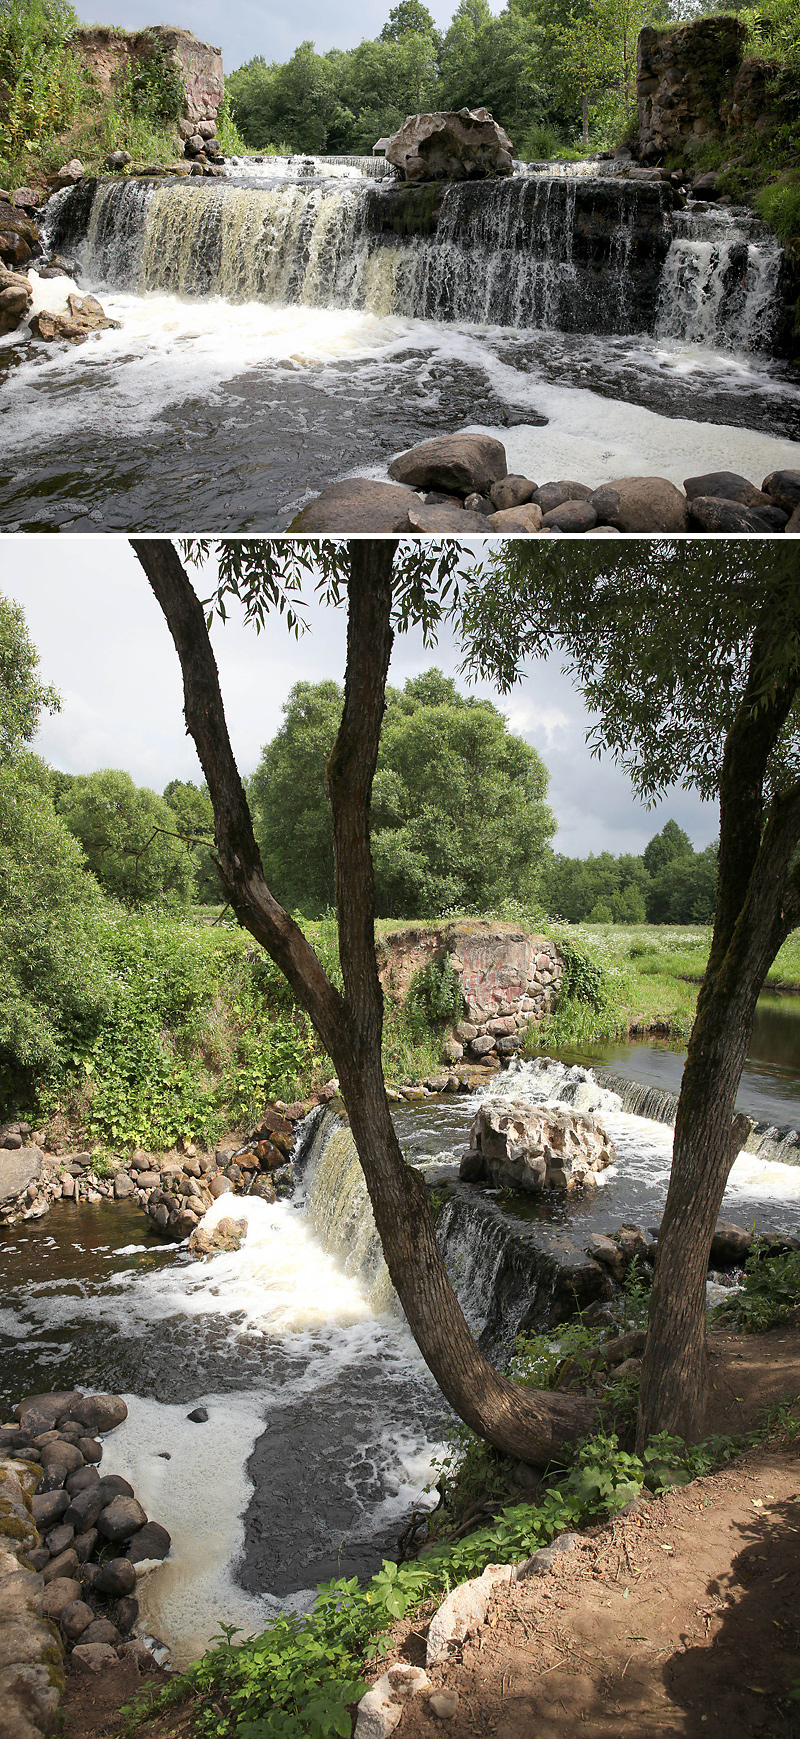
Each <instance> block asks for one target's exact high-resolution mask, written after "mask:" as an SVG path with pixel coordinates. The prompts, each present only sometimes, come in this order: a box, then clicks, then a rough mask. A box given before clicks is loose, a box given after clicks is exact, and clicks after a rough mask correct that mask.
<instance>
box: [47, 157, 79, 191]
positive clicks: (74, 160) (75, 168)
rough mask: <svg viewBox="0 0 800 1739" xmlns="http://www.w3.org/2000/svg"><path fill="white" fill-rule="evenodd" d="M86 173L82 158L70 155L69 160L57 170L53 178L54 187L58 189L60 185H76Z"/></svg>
mask: <svg viewBox="0 0 800 1739" xmlns="http://www.w3.org/2000/svg"><path fill="white" fill-rule="evenodd" d="M85 174H86V171H85V169H84V167H83V164H82V163H81V161H80V158H79V157H70V160H69V162H68V163H62V165H61V168H60V169H59V170H57V172H56V174H55V176H54V178H53V185H54V188H55V189H56V190H58V188H60V187H74V186H75V183H76V182H77V181H82V180H83V177H84V175H85Z"/></svg>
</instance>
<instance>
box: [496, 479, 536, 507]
mask: <svg viewBox="0 0 800 1739" xmlns="http://www.w3.org/2000/svg"><path fill="white" fill-rule="evenodd" d="M535 490H536V484H535V483H532V482H531V480H530V478H529V477H520V476H519V475H518V473H516V472H512V473H510V474H509V476H508V477H502V478H501V480H500V482H499V483H493V484H492V487H491V489H490V490H489V494H490V496H491V499H492V505H493V507H494V508H495V511H496V512H497V513H503V512H505V510H506V508H509V507H524V506H525V503H526V502H527V501H530V500H531V498H532V496H533V494H534V492H535Z"/></svg>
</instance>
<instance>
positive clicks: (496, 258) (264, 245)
mask: <svg viewBox="0 0 800 1739" xmlns="http://www.w3.org/2000/svg"><path fill="white" fill-rule="evenodd" d="M280 161H281V163H282V165H283V172H282V174H279V175H276V173H275V172H274V170H273V168H272V165H271V163H270V161H269V160H267V159H265V162H264V165H263V166H262V167H263V170H264V173H263V177H262V181H263V184H262V185H258V184H253V180H252V177H250V176H249V170H248V172H247V174H248V179H247V181H246V182H245V180H244V179H243V178H241V177H240V180H239V181H237V180H236V179H235V178H229V179H222V180H215V181H208V180H205V179H195V178H192V179H191V180H182V181H174V180H162V181H154V180H151V181H147V180H141V181H140V180H131V179H127V180H113V181H98V182H86V183H81V184H80V185H79V186H78V187H77V188H70V189H67V190H66V191H65V192H64V193H61V194H58V195H56V196H55V197H54V199H53V200H51V201H50V203H49V206H48V213H47V242H48V247H49V248H50V249H51V250H54V251H62V252H64V251H66V252H77V253H78V255H79V263H80V265H81V269H82V271H83V273H84V275H85V277H86V278H87V279H88V281H89V282H90V283H92V284H93V285H96V286H98V287H102V286H105V287H107V288H111V289H118V290H128V291H138V292H140V293H146V292H148V291H158V292H171V293H173V294H178V295H182V296H220V297H224V298H226V299H228V300H229V301H232V302H240V303H241V302H251V301H260V302H266V303H278V304H294V305H296V306H297V305H300V306H306V307H311V308H329V309H331V308H342V309H354V310H355V309H359V310H361V309H363V310H365V311H367V312H369V313H372V314H375V315H378V316H381V317H385V316H390V315H395V316H400V317H404V318H411V319H414V318H417V319H424V320H435V321H443V322H452V321H458V322H465V323H470V322H471V323H477V324H480V325H496V326H502V327H512V328H526V327H527V328H538V329H545V330H549V331H560V332H565V333H566V332H585V333H595V334H608V335H613V334H627V333H634V332H643V333H645V332H656V333H657V335H659V336H661V337H663V338H665V339H679V340H681V341H687V340H691V341H694V342H697V343H703V344H710V343H713V344H715V345H717V346H718V345H720V344H724V345H726V346H729V347H733V348H737V347H738V348H744V349H747V348H756V347H760V348H761V349H768V348H769V344H770V335H771V332H772V330H773V327H774V324H775V313H776V309H777V302H778V297H777V283H778V273H779V269H780V262H781V257H782V256H781V252H780V249H779V247H778V245H777V242H775V241H774V240H773V239H772V238H770V237H769V236H768V235H767V232H766V231H764V230H763V228H762V227H761V226H760V225H758V224H757V223H756V222H755V220H745V218H743V217H739V216H737V217H736V218H735V219H734V218H732V217H731V215H730V214H729V213H728V214H725V213H721V212H712V213H705V214H703V213H701V214H696V213H693V212H692V211H691V210H690V211H688V212H677V213H676V212H673V211H672V210H671V208H670V199H669V193H668V190H667V189H665V187H664V186H663V185H662V184H661V183H649V182H648V183H642V182H631V181H625V180H618V181H615V180H614V179H612V178H609V177H605V178H604V177H602V176H595V177H589V176H578V175H572V176H568V175H519V176H510V177H507V178H505V179H502V180H498V181H483V182H457V183H454V184H451V185H444V184H442V183H430V184H424V185H422V186H413V185H406V184H399V183H396V182H394V181H393V180H392V181H391V182H390V181H389V180H388V179H386V180H383V181H381V179H380V177H376V176H374V175H371V174H370V175H365V174H362V173H361V171H360V170H359V169H357V168H356V167H352V168H350V169H347V165H342V166H341V172H342V173H344V171H345V170H347V174H348V176H349V178H348V179H341V178H340V177H339V176H338V175H337V174H336V173H334V171H335V169H336V165H335V164H328V165H327V166H326V167H327V169H328V170H329V173H328V175H327V177H326V176H324V175H317V174H308V175H304V174H302V173H301V172H300V168H299V167H298V164H297V163H294V164H292V165H290V166H288V167H289V168H291V173H289V172H288V168H287V163H286V162H285V161H284V160H280ZM305 161H306V160H301V162H305ZM307 161H308V163H309V164H311V167H312V169H313V167H314V164H315V163H316V162H317V160H316V159H310V158H309V159H308V160H307ZM367 161H368V162H371V161H372V160H367ZM380 161H382V160H381V159H376V160H375V162H380ZM239 168H241V165H238V166H237V173H238V170H239ZM243 175H244V170H242V176H243ZM748 222H749V228H748V227H747V224H748Z"/></svg>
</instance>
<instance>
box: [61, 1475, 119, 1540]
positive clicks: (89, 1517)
mask: <svg viewBox="0 0 800 1739" xmlns="http://www.w3.org/2000/svg"><path fill="white" fill-rule="evenodd" d="M112 1495H113V1494H111V1493H109V1492H106V1491H104V1490H103V1487H102V1485H101V1484H100V1481H99V1480H98V1482H97V1484H96V1485H88V1486H86V1487H85V1489H84V1490H83V1491H78V1492H76V1493H75V1495H74V1497H73V1498H72V1500H71V1502H70V1505H69V1509H68V1510H67V1511H66V1514H65V1517H64V1520H65V1521H66V1522H67V1523H68V1524H69V1525H70V1527H72V1528H74V1529H75V1532H76V1534H85V1533H86V1531H87V1529H88V1528H93V1527H94V1525H95V1522H96V1521H97V1518H98V1516H99V1514H100V1512H101V1510H103V1509H105V1507H106V1505H107V1504H108V1503H110V1502H111V1498H112Z"/></svg>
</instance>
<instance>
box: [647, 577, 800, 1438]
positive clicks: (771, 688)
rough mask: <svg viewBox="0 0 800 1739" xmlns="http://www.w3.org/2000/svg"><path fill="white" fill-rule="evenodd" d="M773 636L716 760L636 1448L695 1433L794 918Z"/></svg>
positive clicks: (793, 803)
mask: <svg viewBox="0 0 800 1739" xmlns="http://www.w3.org/2000/svg"><path fill="white" fill-rule="evenodd" d="M799 614H800V607H799ZM771 641H772V624H771V621H770V610H769V606H767V608H766V610H765V612H764V618H763V620H762V624H761V626H760V628H759V630H758V631H757V633H756V637H755V641H754V647H753V653H752V656H751V664H750V675H749V679H748V685H747V691H746V693H745V697H744V700H743V702H742V706H741V707H740V709H739V713H738V714H737V717H736V719H735V721H734V723H733V725H732V726H731V729H730V731H729V733H728V737H727V739H726V744H725V753H724V757H723V768H722V779H721V785H720V855H719V884H718V893H717V907H716V914H715V920H714V933H713V938H712V944H711V951H710V954H709V961H708V967H707V969H706V973H705V977H704V979H703V983H702V985H701V988H700V994H699V997H698V1002H697V1015H696V1017H695V1022H694V1025H693V1027H692V1032H691V1036H690V1039H689V1045H688V1048H687V1053H686V1067H685V1069H684V1073H683V1081H682V1083H681V1091H680V1097H679V1100H678V1111H677V1116H676V1119H675V1139H674V1146H673V1160H672V1171H671V1175H670V1184H669V1190H668V1193H667V1201H666V1206H665V1210H664V1218H663V1220H662V1222H661V1230H660V1233H659V1239H658V1249H657V1253H656V1263H655V1272H654V1277H653V1291H652V1297H651V1301H650V1318H649V1329H648V1338H647V1346H646V1349H645V1356H644V1360H643V1365H642V1379H641V1385H640V1392H639V1421H638V1442H639V1446H640V1447H642V1446H643V1445H644V1444H645V1443H646V1441H647V1439H648V1437H649V1436H651V1435H652V1434H653V1433H654V1432H657V1431H669V1432H671V1433H673V1434H674V1435H676V1436H680V1437H683V1438H684V1439H685V1440H687V1441H696V1440H697V1438H699V1437H701V1436H702V1434H703V1427H704V1420H705V1412H706V1401H707V1389H708V1358H707V1345H706V1278H707V1274H708V1259H709V1254H710V1250H711V1240H712V1238H713V1236H714V1228H715V1226H716V1222H717V1216H718V1214H719V1210H720V1205H721V1202H722V1197H723V1195H724V1193H725V1185H726V1183H727V1181H728V1175H729V1173H730V1169H731V1166H732V1164H733V1161H734V1159H735V1158H736V1154H737V1153H738V1151H739V1149H740V1148H741V1146H742V1145H743V1143H744V1140H745V1138H746V1135H747V1132H748V1129H749V1120H748V1119H747V1118H746V1117H741V1116H739V1117H737V1116H734V1109H735V1103H736V1094H737V1091H738V1087H739V1080H740V1077H741V1072H742V1068H743V1066H744V1061H745V1058H746V1056H747V1048H748V1045H749V1042H750V1037H751V1034H752V1030H753V1020H754V1017H755V1011H756V1003H757V1001H758V996H759V992H760V991H761V989H762V986H763V984H764V980H765V978H766V975H767V972H768V971H769V968H770V966H771V964H772V962H773V960H774V959H775V956H776V954H777V952H778V949H779V948H780V946H781V944H782V943H783V942H784V941H785V939H786V937H787V936H788V934H789V933H790V931H791V930H792V929H793V928H794V927H795V925H796V924H797V922H798V919H800V882H798V875H797V870H796V868H795V867H794V857H795V852H796V848H797V843H798V839H800V784H795V785H794V786H792V787H791V788H790V789H789V790H788V791H786V792H784V793H782V794H781V795H779V796H776V797H774V798H773V800H772V803H771V805H770V807H769V813H768V817H767V820H766V825H765V823H764V790H765V784H766V781H767V778H768V775H769V767H770V761H771V757H772V755H773V752H774V749H775V746H776V743H777V742H778V740H779V737H780V733H781V731H782V729H783V727H784V724H785V722H786V719H787V717H788V715H789V712H790V710H791V707H792V705H793V703H794V700H795V696H796V694H797V691H798V685H799V684H800V673H798V671H797V669H796V667H792V666H790V667H789V669H788V670H787V671H786V672H785V673H784V676H783V680H782V681H781V680H776V679H775V677H774V675H773V679H772V681H771V682H769V681H768V680H767V678H768V676H769V672H770V658H771V657H772V656H773V655H774V647H773V646H772V644H771ZM765 692H766V698H765Z"/></svg>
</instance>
